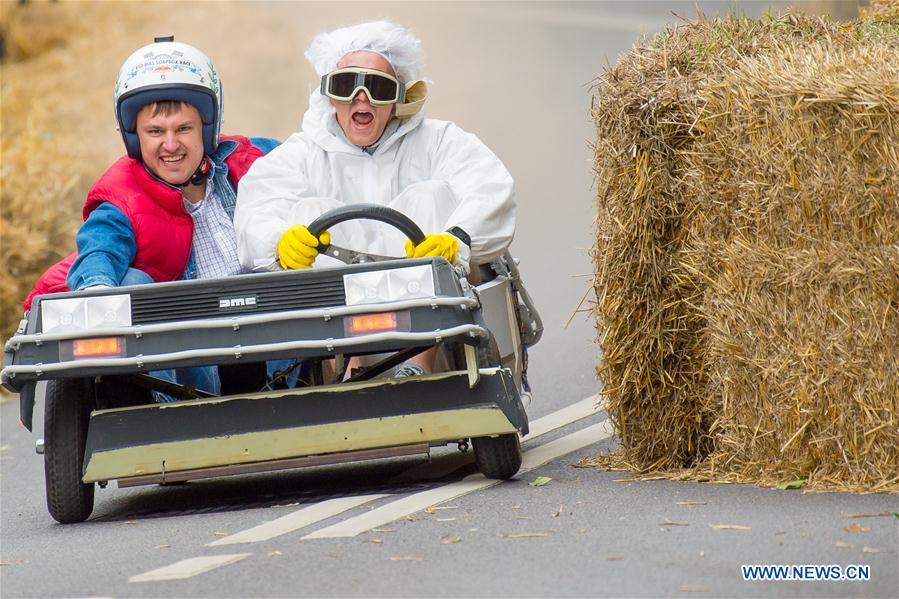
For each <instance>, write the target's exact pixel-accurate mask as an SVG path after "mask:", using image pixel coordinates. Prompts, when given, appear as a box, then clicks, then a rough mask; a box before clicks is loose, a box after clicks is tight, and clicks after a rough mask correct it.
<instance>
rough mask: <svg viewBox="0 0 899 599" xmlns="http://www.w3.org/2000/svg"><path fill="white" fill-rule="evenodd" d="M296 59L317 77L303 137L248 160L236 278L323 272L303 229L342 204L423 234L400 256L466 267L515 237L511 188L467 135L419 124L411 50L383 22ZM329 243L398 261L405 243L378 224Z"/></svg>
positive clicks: (344, 226)
mask: <svg viewBox="0 0 899 599" xmlns="http://www.w3.org/2000/svg"><path fill="white" fill-rule="evenodd" d="M306 58H307V59H308V60H309V62H310V63H312V66H313V67H314V68H315V70H316V72H317V73H318V75H319V76H320V77H321V86H320V87H319V88H318V89H316V90H314V91H313V92H312V95H311V96H310V101H309V104H310V106H309V109H308V110H307V112H306V114H305V117H304V118H303V127H302V131H301V132H299V133H295V134H294V135H292V136H291V137H290V138H289V139H288V140H287V141H286V142H285V143H284V144H283V145H281V146H280V147H278V148H276V149H275V150H273V151H272V152H271V153H270V154H269V155H268V156H266V157H265V158H263V159H261V160H259V161H257V162H256V163H255V164H254V165H253V167H252V168H251V169H250V171H249V172H248V173H247V176H246V177H245V178H244V180H243V183H242V184H241V188H240V193H239V194H238V202H237V209H236V211H235V217H234V226H235V229H236V231H237V237H238V247H239V254H240V260H241V262H242V263H243V265H244V267H246V268H254V267H259V266H262V265H266V264H272V263H274V262H276V261H277V263H279V264H280V266H281V267H282V268H309V267H311V266H313V263H314V265H315V266H319V265H323V264H327V263H328V261H329V260H331V258H329V257H328V256H321V257H319V256H318V250H317V249H316V248H317V245H318V240H316V239H315V238H314V237H313V236H312V235H311V234H310V233H309V231H308V230H307V228H306V225H308V224H309V223H310V222H311V221H312V220H314V219H315V218H316V217H317V216H319V215H321V214H322V213H323V212H325V211H327V210H330V209H332V208H336V207H340V206H343V205H346V204H355V203H361V202H364V203H374V204H381V205H385V206H389V207H391V208H394V209H396V210H399V211H400V212H403V213H404V214H406V216H409V217H410V218H411V219H412V220H414V221H415V222H416V223H417V224H418V226H419V227H420V228H421V229H422V230H423V231H424V232H425V233H426V234H427V237H426V239H425V240H424V241H423V242H422V243H420V244H419V245H418V246H417V247H413V246H412V243H411V242H407V243H405V253H406V256H408V257H421V256H444V257H445V258H446V259H447V260H449V261H450V262H452V263H454V264H455V265H457V266H460V267H462V268H465V269H468V267H469V262H478V263H483V262H488V261H489V260H491V259H492V258H494V257H496V256H498V255H500V254H501V253H502V252H503V251H505V250H506V248H507V247H508V246H509V243H511V241H512V235H513V233H514V231H515V203H514V200H513V182H512V177H511V176H510V175H509V173H508V171H507V170H506V168H505V167H504V166H503V164H502V162H500V160H499V159H498V158H497V157H496V156H495V155H494V154H493V153H492V152H491V151H490V150H489V149H488V148H487V147H486V146H485V145H484V144H483V143H481V141H480V140H478V138H477V137H475V136H474V135H472V134H470V133H466V132H465V131H463V130H462V129H461V128H459V127H457V126H456V125H454V124H453V123H450V122H447V121H438V120H433V119H426V118H424V113H423V112H422V111H421V107H422V104H423V103H424V100H425V97H426V93H427V91H426V90H427V87H426V85H425V82H424V81H419V80H418V78H419V77H420V71H421V68H422V57H421V42H420V41H419V40H418V39H416V38H415V37H414V36H413V35H412V33H411V32H410V31H408V30H407V29H405V28H403V27H400V26H398V25H395V24H393V23H388V22H384V21H380V22H373V23H363V24H361V25H356V26H353V27H346V28H342V29H338V30H336V31H333V32H330V33H322V34H319V35H318V36H316V37H315V39H313V40H312V43H311V44H310V46H309V48H308V49H307V50H306ZM329 233H330V236H331V238H332V240H333V241H334V243H335V244H336V245H340V246H343V247H349V248H353V249H357V250H361V251H365V252H368V253H372V254H380V255H401V254H402V253H403V251H404V237H403V236H402V234H401V233H399V232H398V231H396V230H394V229H392V228H391V227H387V226H385V225H383V224H381V223H378V222H375V221H368V220H358V221H351V222H345V223H341V224H339V225H335V226H334V227H333V228H332V229H331V230H330V231H329Z"/></svg>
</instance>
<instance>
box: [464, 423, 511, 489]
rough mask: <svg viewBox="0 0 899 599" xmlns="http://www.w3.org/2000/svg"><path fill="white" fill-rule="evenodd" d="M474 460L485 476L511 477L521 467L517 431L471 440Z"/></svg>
mask: <svg viewBox="0 0 899 599" xmlns="http://www.w3.org/2000/svg"><path fill="white" fill-rule="evenodd" d="M471 444H472V446H473V447H474V461H475V464H477V466H478V470H479V471H480V472H481V474H483V475H484V476H486V477H487V478H498V479H503V480H505V479H507V478H512V477H513V476H515V474H516V473H517V472H518V469H519V468H521V441H520V439H519V438H518V433H509V434H506V435H498V436H496V437H478V438H475V439H472V440H471Z"/></svg>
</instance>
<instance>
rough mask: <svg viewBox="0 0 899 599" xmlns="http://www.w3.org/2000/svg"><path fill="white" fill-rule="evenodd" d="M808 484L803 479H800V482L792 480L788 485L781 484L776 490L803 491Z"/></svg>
mask: <svg viewBox="0 0 899 599" xmlns="http://www.w3.org/2000/svg"><path fill="white" fill-rule="evenodd" d="M807 484H808V481H807V480H805V479H804V478H803V479H799V480H791V481H790V482H788V483H780V484H779V485H777V486H776V487H774V488H775V489H779V490H781V491H786V490H787V489H801V488H802V487H804V486H805V485H807Z"/></svg>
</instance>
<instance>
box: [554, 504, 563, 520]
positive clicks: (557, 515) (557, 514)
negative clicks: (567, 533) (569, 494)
mask: <svg viewBox="0 0 899 599" xmlns="http://www.w3.org/2000/svg"><path fill="white" fill-rule="evenodd" d="M564 507H565V506H564V505H560V506H559V511H558V512H554V513H553V518H558V517H559V516H561V515H562V509H563V508H564Z"/></svg>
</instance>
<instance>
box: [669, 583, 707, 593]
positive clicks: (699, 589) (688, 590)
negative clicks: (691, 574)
mask: <svg viewBox="0 0 899 599" xmlns="http://www.w3.org/2000/svg"><path fill="white" fill-rule="evenodd" d="M677 590H678V591H680V592H681V593H705V592H706V591H708V590H709V589H708V588H706V587H694V586H690V585H687V584H682V585H681V586H679V587H677Z"/></svg>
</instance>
